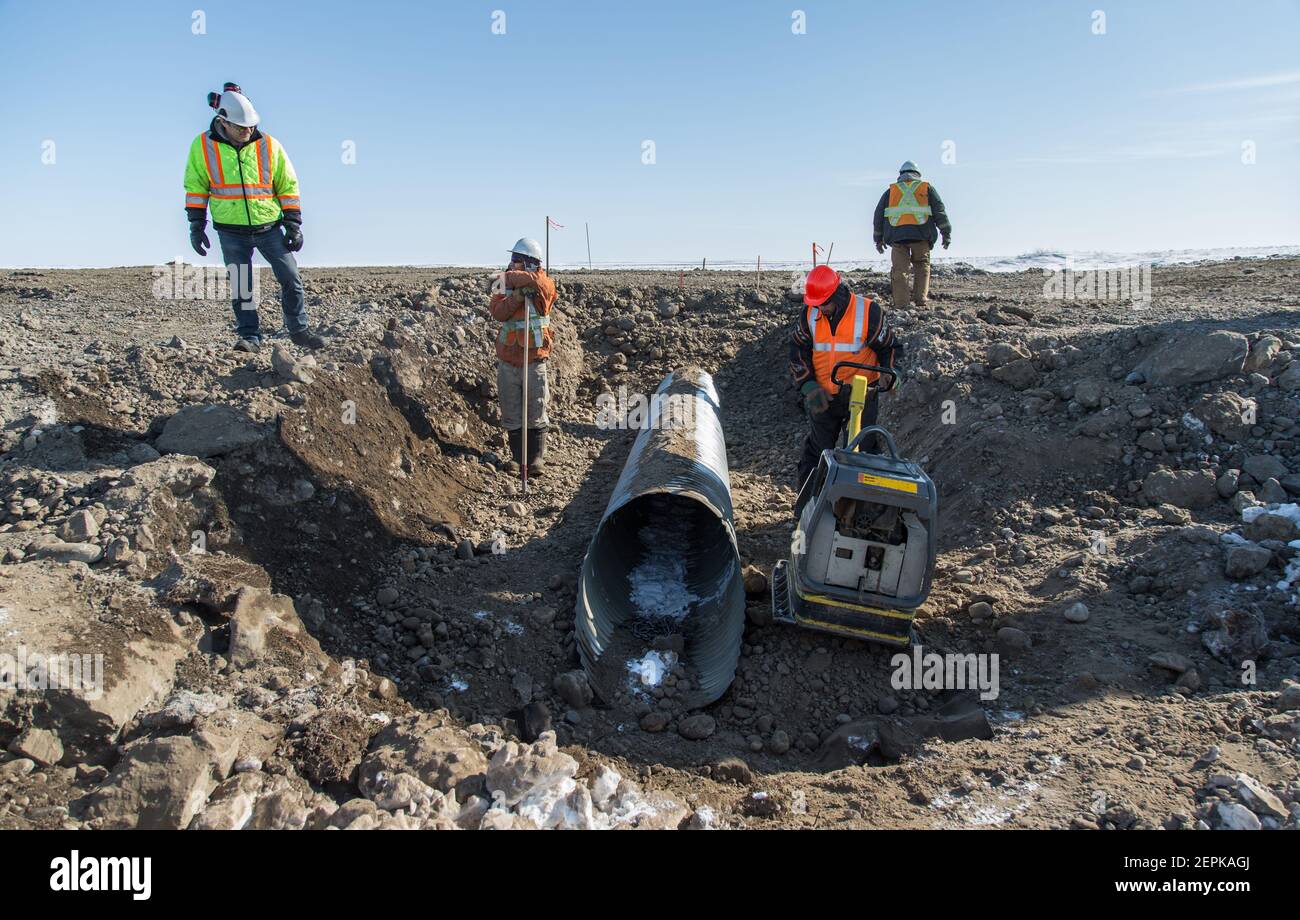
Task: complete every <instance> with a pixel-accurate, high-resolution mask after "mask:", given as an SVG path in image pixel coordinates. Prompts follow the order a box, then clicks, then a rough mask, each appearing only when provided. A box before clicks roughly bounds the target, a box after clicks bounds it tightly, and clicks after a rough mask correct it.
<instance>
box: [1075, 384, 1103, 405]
mask: <svg viewBox="0 0 1300 920" xmlns="http://www.w3.org/2000/svg"><path fill="white" fill-rule="evenodd" d="M1074 401H1075V402H1077V403H1078V404H1079V405H1081V406H1083V407H1084V408H1085V409H1096V408H1097V407H1098V406H1100V405H1101V381H1099V380H1094V379H1092V378H1091V377H1089V378H1086V379H1084V380H1080V381H1079V382H1078V383H1076V384H1075V385H1074Z"/></svg>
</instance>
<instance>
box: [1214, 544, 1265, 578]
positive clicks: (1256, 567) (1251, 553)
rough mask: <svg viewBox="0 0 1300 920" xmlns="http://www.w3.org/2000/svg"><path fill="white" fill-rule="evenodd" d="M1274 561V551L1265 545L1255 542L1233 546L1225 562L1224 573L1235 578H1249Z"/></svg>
mask: <svg viewBox="0 0 1300 920" xmlns="http://www.w3.org/2000/svg"><path fill="white" fill-rule="evenodd" d="M1272 561H1273V553H1272V552H1271V551H1270V550H1268V549H1266V548H1265V547H1263V546H1257V545H1256V544H1254V543H1248V544H1245V545H1241V546H1232V547H1229V548H1228V554H1227V558H1226V559H1225V560H1224V563H1223V569H1224V574H1226V575H1227V576H1228V577H1229V578H1234V579H1240V578H1249V577H1251V576H1252V575H1258V574H1259V573H1260V572H1262V571H1264V570H1265V569H1266V568H1268V564H1269V563H1270V562H1272Z"/></svg>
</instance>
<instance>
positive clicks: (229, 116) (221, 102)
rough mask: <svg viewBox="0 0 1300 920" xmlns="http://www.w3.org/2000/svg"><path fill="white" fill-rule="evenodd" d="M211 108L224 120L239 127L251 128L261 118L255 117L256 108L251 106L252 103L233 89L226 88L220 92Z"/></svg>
mask: <svg viewBox="0 0 1300 920" xmlns="http://www.w3.org/2000/svg"><path fill="white" fill-rule="evenodd" d="M213 108H214V109H216V110H217V114H218V115H220V116H221V117H222V118H224V119H225V120H226V121H228V122H230V123H231V124H232V125H239V126H240V127H241V128H251V127H253V126H254V125H256V124H257V123H258V122H259V121H260V120H261V119H259V118H258V117H257V109H255V108H253V103H251V102H249V101H248V97H247V96H245V95H244V94H243V93H239V92H236V91H234V90H226V91H225V92H224V93H222V94H221V95H220V96H219V97H218V98H217V104H216V105H214V106H213Z"/></svg>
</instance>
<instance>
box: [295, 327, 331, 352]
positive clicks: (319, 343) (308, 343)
mask: <svg viewBox="0 0 1300 920" xmlns="http://www.w3.org/2000/svg"><path fill="white" fill-rule="evenodd" d="M289 341H291V342H293V344H295V345H297V346H299V347H300V348H306V349H308V350H310V351H315V350H316V349H317V348H324V347H325V340H324V339H322V338H321V337H320V336H318V335H317V334H316V333H314V332H312V331H311V330H310V329H303V330H301V331H300V332H292V333H290V334H289Z"/></svg>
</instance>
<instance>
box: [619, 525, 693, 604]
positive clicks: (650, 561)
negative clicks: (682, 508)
mask: <svg viewBox="0 0 1300 920" xmlns="http://www.w3.org/2000/svg"><path fill="white" fill-rule="evenodd" d="M686 531H687V523H686V522H685V521H683V520H681V519H680V518H672V519H669V520H668V521H666V522H664V523H655V524H647V525H646V526H645V527H642V528H641V531H640V532H639V533H638V534H637V537H638V538H639V539H640V541H641V546H642V547H643V548H644V550H645V555H643V556H642V557H641V561H640V563H638V564H637V567H636V568H634V569H633V570H632V572H631V574H630V575H629V576H628V582H629V585H630V587H631V589H632V603H633V604H635V605H636V608H637V610H639V611H640V612H641V613H642V614H643V615H644V616H654V617H668V618H670V619H674V620H681V619H684V618H685V617H686V615H687V614H688V613H690V612H691V607H692V605H694V604H696V603H698V602H699V600H700V599H699V598H698V597H696V596H695V595H694V594H692V593H691V590H690V589H689V588H688V587H687V585H686V559H685V557H684V556H683V555H682V547H683V546H685V545H687V537H688V536H689V535H688V534H687V532H686Z"/></svg>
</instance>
